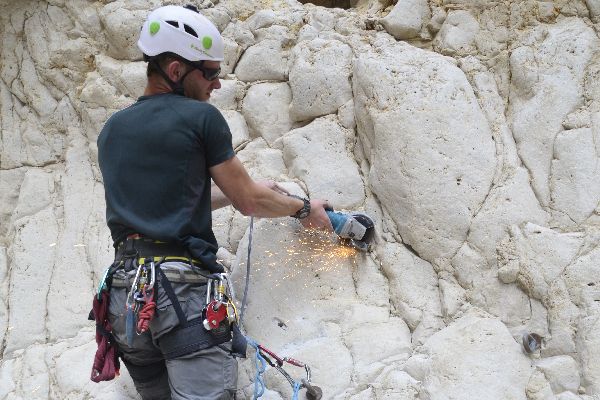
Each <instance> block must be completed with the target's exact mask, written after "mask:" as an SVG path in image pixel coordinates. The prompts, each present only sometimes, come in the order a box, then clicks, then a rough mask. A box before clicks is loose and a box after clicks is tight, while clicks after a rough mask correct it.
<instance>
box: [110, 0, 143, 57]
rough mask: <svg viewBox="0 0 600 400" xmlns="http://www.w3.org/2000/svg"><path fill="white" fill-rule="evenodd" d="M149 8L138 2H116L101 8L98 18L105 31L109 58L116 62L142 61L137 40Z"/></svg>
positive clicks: (137, 0)
mask: <svg viewBox="0 0 600 400" xmlns="http://www.w3.org/2000/svg"><path fill="white" fill-rule="evenodd" d="M149 8H150V9H151V8H152V7H148V4H146V3H145V2H143V1H140V0H136V1H122V0H117V1H114V2H111V3H108V4H106V5H105V6H104V7H102V9H101V10H100V13H99V16H100V21H101V23H102V26H103V27H104V29H105V30H104V32H105V37H106V40H107V42H108V54H109V56H111V57H112V58H115V59H117V60H132V61H133V60H141V59H142V52H141V51H140V49H139V48H138V47H137V40H138V39H139V32H140V28H141V27H142V24H143V23H144V20H145V18H146V16H147V14H148V9H149Z"/></svg>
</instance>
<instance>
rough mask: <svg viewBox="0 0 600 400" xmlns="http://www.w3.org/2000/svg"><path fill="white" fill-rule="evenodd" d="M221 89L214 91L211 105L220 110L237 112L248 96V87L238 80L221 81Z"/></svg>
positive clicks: (211, 96)
mask: <svg viewBox="0 0 600 400" xmlns="http://www.w3.org/2000/svg"><path fill="white" fill-rule="evenodd" d="M220 82H221V88H219V89H218V90H214V91H213V92H212V93H211V95H210V99H209V103H210V104H212V105H213V106H215V107H217V108H218V109H219V110H221V111H223V110H237V109H238V105H239V102H240V101H241V100H242V99H243V98H244V96H245V95H246V85H245V84H244V83H243V82H241V81H238V80H237V79H221V80H220Z"/></svg>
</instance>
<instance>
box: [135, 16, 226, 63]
mask: <svg viewBox="0 0 600 400" xmlns="http://www.w3.org/2000/svg"><path fill="white" fill-rule="evenodd" d="M137 45H138V47H139V48H140V50H142V52H143V53H144V54H145V55H146V56H148V57H154V56H157V55H159V54H162V53H167V52H170V53H175V54H177V55H179V56H181V57H183V58H184V59H186V60H188V61H202V60H209V61H223V38H222V37H221V34H220V33H219V31H218V29H217V28H216V27H215V26H214V25H213V23H212V22H210V21H209V20H208V18H206V17H205V16H203V15H202V14H200V13H199V12H197V11H194V9H193V8H186V7H180V6H164V7H160V8H157V9H156V10H154V11H152V12H151V13H150V14H149V15H148V19H147V20H146V22H144V25H143V26H142V32H141V34H140V39H139V40H138V42H137Z"/></svg>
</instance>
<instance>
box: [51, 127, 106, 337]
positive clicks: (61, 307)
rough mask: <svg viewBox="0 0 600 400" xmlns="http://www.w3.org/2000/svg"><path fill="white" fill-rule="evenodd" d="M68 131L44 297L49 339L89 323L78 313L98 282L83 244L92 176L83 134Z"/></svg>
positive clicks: (83, 310) (89, 214) (87, 304)
mask: <svg viewBox="0 0 600 400" xmlns="http://www.w3.org/2000/svg"><path fill="white" fill-rule="evenodd" d="M71 134H72V135H73V137H74V139H73V141H72V142H71V144H70V146H69V149H68V150H67V153H66V157H65V158H66V160H65V171H64V174H63V175H62V176H61V180H60V189H61V194H62V196H63V198H62V201H61V202H62V207H63V208H62V215H61V217H62V221H61V222H62V224H61V229H60V231H61V232H60V234H59V238H58V241H57V245H56V264H55V265H54V267H53V268H52V278H51V280H50V282H49V287H48V295H47V297H46V303H47V311H46V318H47V319H48V320H47V322H46V324H45V328H46V330H47V335H48V338H49V339H50V340H58V339H62V338H65V337H70V336H71V334H70V332H77V331H78V330H79V329H81V328H82V327H84V326H85V325H87V324H88V322H87V321H86V320H85V319H82V318H81V316H82V315H85V314H86V313H88V312H89V310H90V307H91V303H90V297H89V296H88V295H86V294H87V293H93V292H94V289H95V287H96V283H97V282H95V281H92V280H91V279H90V277H91V276H92V275H93V274H92V271H93V267H92V265H90V262H89V261H88V256H87V251H86V247H87V246H86V243H85V237H86V230H87V228H88V227H89V226H90V225H92V224H91V222H92V220H91V219H92V215H93V206H94V196H95V192H94V177H93V173H92V169H91V162H90V159H89V153H88V147H87V143H86V141H85V140H84V137H83V135H81V134H77V133H76V132H71ZM87 223H89V224H90V225H88V224H87ZM90 231H91V229H90ZM66 288H71V290H72V291H73V296H67V295H66V290H65V289H66Z"/></svg>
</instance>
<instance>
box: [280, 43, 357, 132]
mask: <svg viewBox="0 0 600 400" xmlns="http://www.w3.org/2000/svg"><path fill="white" fill-rule="evenodd" d="M351 61H352V49H351V48H350V46H348V45H347V44H345V43H342V42H340V41H337V40H324V39H314V40H310V41H302V42H300V43H299V44H298V45H296V47H294V49H293V50H292V61H291V62H292V66H291V69H290V87H291V89H292V103H291V104H290V114H291V116H292V119H293V120H294V121H305V120H309V119H312V118H315V117H319V116H322V115H326V114H331V113H335V112H337V110H338V108H340V107H341V106H342V105H344V104H345V103H346V102H348V101H349V100H350V99H352V88H351V87H350V72H351Z"/></svg>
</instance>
